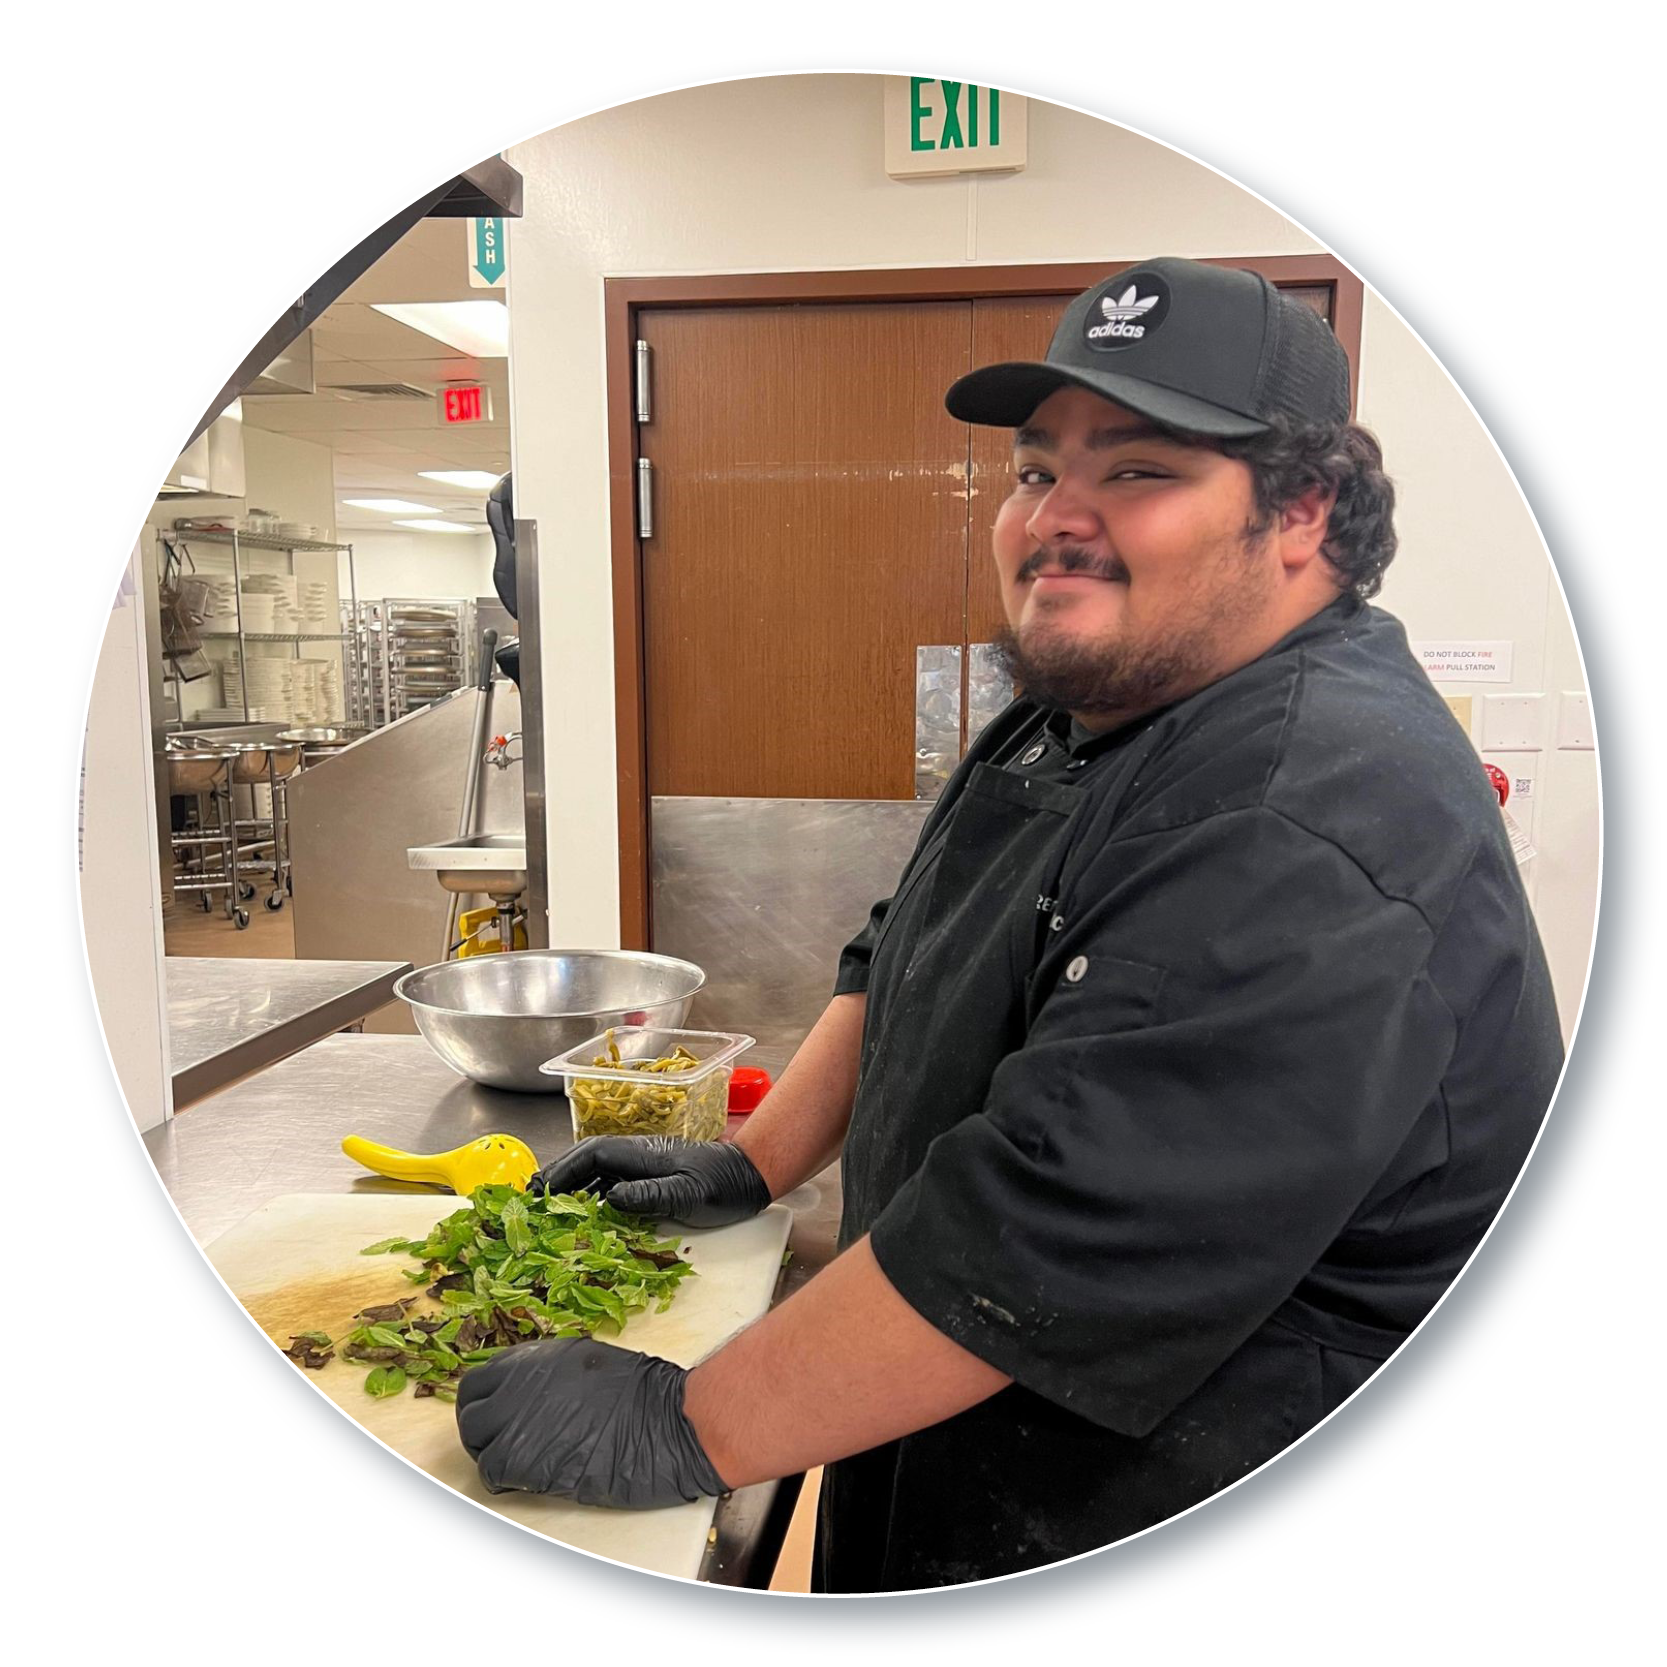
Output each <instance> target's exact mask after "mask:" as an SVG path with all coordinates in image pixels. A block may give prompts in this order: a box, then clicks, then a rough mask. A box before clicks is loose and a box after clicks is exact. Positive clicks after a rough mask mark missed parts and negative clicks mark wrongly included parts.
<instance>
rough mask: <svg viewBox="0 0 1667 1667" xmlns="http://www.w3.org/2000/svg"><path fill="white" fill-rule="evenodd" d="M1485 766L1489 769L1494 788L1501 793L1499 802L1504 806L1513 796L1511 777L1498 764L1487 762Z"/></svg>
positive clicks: (1489, 776)
mask: <svg viewBox="0 0 1667 1667" xmlns="http://www.w3.org/2000/svg"><path fill="white" fill-rule="evenodd" d="M1483 768H1484V769H1485V770H1486V771H1487V773H1488V780H1489V781H1491V782H1492V783H1493V790H1494V792H1495V793H1497V794H1498V795H1499V803H1500V804H1501V806H1503V805H1504V803H1505V801H1506V800H1507V799H1508V798H1510V796H1511V782H1510V778H1509V777H1508V776H1507V775H1506V774H1505V772H1504V771H1503V770H1501V769H1500V768H1499V766H1498V765H1497V764H1487V765H1484V766H1483Z"/></svg>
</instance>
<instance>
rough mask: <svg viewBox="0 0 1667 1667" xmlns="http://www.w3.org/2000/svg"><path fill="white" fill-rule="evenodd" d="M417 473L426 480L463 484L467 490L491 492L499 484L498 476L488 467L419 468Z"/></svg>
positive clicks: (447, 483) (454, 484) (449, 484)
mask: <svg viewBox="0 0 1667 1667" xmlns="http://www.w3.org/2000/svg"><path fill="white" fill-rule="evenodd" d="M417 473H418V474H419V475H421V476H422V478H423V479H424V480H437V481H439V483H440V484H441V485H442V486H461V487H462V488H463V489H464V490H465V491H467V492H490V491H491V490H492V488H493V487H494V486H496V485H497V484H498V477H497V476H496V475H494V474H492V473H491V472H490V471H488V470H486V469H419V470H418V471H417Z"/></svg>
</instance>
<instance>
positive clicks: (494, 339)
mask: <svg viewBox="0 0 1667 1667" xmlns="http://www.w3.org/2000/svg"><path fill="white" fill-rule="evenodd" d="M371 305H372V306H373V307H375V308H376V310H377V311H378V312H379V313H386V314H387V315H388V317H389V318H392V319H397V320H398V321H399V322H400V323H401V324H409V325H410V326H411V328H412V329H413V330H421V331H422V333H423V334H424V335H425V336H432V337H433V338H434V339H435V340H436V341H438V342H444V343H445V344H446V346H447V347H453V348H456V349H457V351H458V352H459V353H467V354H468V355H469V356H470V357H471V358H474V359H502V358H505V357H507V355H508V353H509V308H508V307H506V306H505V305H504V304H503V302H502V301H373V302H372V303H371Z"/></svg>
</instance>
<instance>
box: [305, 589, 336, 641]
mask: <svg viewBox="0 0 1667 1667" xmlns="http://www.w3.org/2000/svg"><path fill="white" fill-rule="evenodd" d="M300 608H301V623H300V624H299V625H298V626H297V627H296V629H297V630H298V631H333V630H335V628H336V622H335V597H334V595H333V594H332V593H331V588H330V586H329V585H328V584H326V583H325V581H324V580H322V579H306V580H303V581H302V584H301V597H300Z"/></svg>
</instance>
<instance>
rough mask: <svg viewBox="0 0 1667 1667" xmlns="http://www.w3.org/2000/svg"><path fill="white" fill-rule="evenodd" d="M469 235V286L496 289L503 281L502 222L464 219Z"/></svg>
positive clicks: (499, 219) (497, 220)
mask: <svg viewBox="0 0 1667 1667" xmlns="http://www.w3.org/2000/svg"><path fill="white" fill-rule="evenodd" d="M463 224H464V226H465V227H466V228H467V231H468V236H469V287H470V288H471V289H496V288H497V287H498V286H499V285H500V284H501V283H502V282H503V281H504V273H505V271H506V270H507V268H506V266H505V262H504V253H505V251H504V222H503V220H502V219H501V218H498V219H490V220H465V221H464V222H463Z"/></svg>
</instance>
